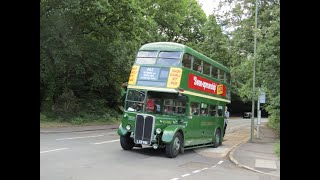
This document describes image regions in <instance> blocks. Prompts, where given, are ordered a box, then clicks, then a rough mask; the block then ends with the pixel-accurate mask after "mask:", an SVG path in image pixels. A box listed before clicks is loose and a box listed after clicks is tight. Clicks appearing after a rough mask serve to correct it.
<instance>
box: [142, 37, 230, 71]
mask: <svg viewBox="0 0 320 180" xmlns="http://www.w3.org/2000/svg"><path fill="white" fill-rule="evenodd" d="M141 50H160V51H182V52H185V53H189V54H191V55H193V56H195V57H197V58H199V59H201V60H203V61H206V62H208V63H210V64H213V65H214V66H215V67H218V68H219V69H222V70H224V71H225V72H228V73H230V70H229V69H228V68H227V67H225V66H224V65H222V64H220V63H218V62H216V61H214V60H213V59H211V58H209V57H207V56H205V55H203V54H201V53H200V52H198V51H196V50H194V49H192V48H190V47H188V46H186V45H183V44H179V43H175V42H154V43H148V44H144V45H143V46H142V47H141V48H140V49H139V51H141Z"/></svg>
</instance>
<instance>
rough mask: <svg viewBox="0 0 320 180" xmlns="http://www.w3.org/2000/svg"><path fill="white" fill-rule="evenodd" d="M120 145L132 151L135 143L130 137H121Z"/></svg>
mask: <svg viewBox="0 0 320 180" xmlns="http://www.w3.org/2000/svg"><path fill="white" fill-rule="evenodd" d="M120 145H121V147H122V149H124V150H131V149H132V148H133V146H134V142H133V140H132V139H131V138H130V136H120Z"/></svg>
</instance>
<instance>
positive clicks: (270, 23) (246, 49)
mask: <svg viewBox="0 0 320 180" xmlns="http://www.w3.org/2000/svg"><path fill="white" fill-rule="evenodd" d="M258 2H259V3H258V4H259V5H258V7H259V8H258V21H257V22H258V27H257V31H256V32H257V57H256V87H259V88H256V89H257V92H255V98H256V99H257V96H258V94H259V92H258V91H259V89H261V90H263V91H266V93H267V104H266V106H265V108H266V110H267V111H268V112H269V114H270V126H272V127H274V128H276V129H278V130H279V127H280V2H279V1H278V0H274V1H268V0H259V1H258ZM226 6H229V7H233V8H231V9H230V10H229V11H227V12H226V14H218V13H217V16H218V19H219V22H220V24H221V25H223V26H224V27H223V28H224V29H230V28H231V29H232V28H233V29H234V30H233V31H231V32H230V33H229V34H228V35H229V37H230V46H229V48H230V50H231V51H230V52H231V56H232V58H230V63H231V64H230V66H231V71H232V75H233V82H234V85H235V87H236V89H237V90H238V94H239V95H240V96H241V97H242V98H243V100H244V101H249V100H251V98H252V82H253V68H252V67H253V60H254V33H255V31H254V22H255V0H237V1H229V0H222V1H221V2H220V7H221V8H222V7H226Z"/></svg>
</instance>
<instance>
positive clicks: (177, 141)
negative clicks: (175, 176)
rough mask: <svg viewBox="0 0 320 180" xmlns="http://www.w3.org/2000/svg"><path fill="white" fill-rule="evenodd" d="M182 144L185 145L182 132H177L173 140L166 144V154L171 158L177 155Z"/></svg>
mask: <svg viewBox="0 0 320 180" xmlns="http://www.w3.org/2000/svg"><path fill="white" fill-rule="evenodd" d="M181 146H183V144H182V140H181V134H180V133H178V132H177V133H176V134H175V135H174V136H173V140H172V141H171V143H170V144H167V145H166V155H167V156H168V157H169V158H174V157H176V156H177V155H178V154H179V152H180V149H181Z"/></svg>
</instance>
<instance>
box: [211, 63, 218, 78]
mask: <svg viewBox="0 0 320 180" xmlns="http://www.w3.org/2000/svg"><path fill="white" fill-rule="evenodd" d="M211 77H213V78H216V79H218V69H217V68H216V67H214V66H211Z"/></svg>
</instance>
